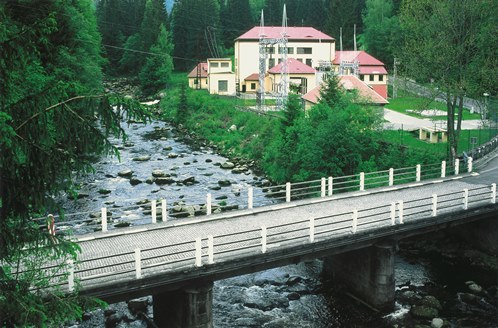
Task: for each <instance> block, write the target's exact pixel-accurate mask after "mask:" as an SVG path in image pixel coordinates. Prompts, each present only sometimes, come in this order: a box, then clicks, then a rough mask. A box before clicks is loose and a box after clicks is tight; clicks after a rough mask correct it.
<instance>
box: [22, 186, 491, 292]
mask: <svg viewBox="0 0 498 328" xmlns="http://www.w3.org/2000/svg"><path fill="white" fill-rule="evenodd" d="M489 204H496V184H492V185H490V186H482V187H476V188H472V189H463V190H461V191H457V192H450V193H443V194H439V195H436V194H433V195H428V196H427V197H425V198H421V199H416V200H409V201H406V200H405V201H403V200H399V201H396V202H392V203H386V204H382V205H378V206H372V207H368V208H364V209H360V210H358V209H352V210H350V211H346V212H340V213H333V214H331V215H325V216H315V217H309V218H306V219H303V220H299V221H295V222H289V223H285V224H276V225H271V226H268V225H264V226H261V227H259V228H256V229H248V230H243V231H237V232H233V233H228V234H220V235H216V236H213V235H208V236H198V237H197V238H195V239H194V240H187V241H184V242H180V243H175V244H171V245H165V246H157V247H151V248H147V249H135V250H134V251H128V252H123V253H119V254H114V255H109V254H107V253H106V251H105V250H102V255H101V256H97V257H91V258H85V259H83V260H81V261H79V262H78V263H75V264H71V266H70V270H69V273H68V275H62V274H61V275H60V276H59V277H54V281H55V280H57V278H62V277H64V279H65V277H68V281H60V280H61V279H59V282H58V284H59V285H67V286H68V289H69V290H70V291H72V290H73V289H74V286H75V281H76V282H78V283H79V284H81V285H82V286H83V287H84V286H85V285H92V284H98V283H101V282H102V281H106V280H107V281H111V280H116V279H120V281H122V279H141V278H142V277H144V276H148V275H153V274H155V273H157V272H158V271H161V272H162V273H164V272H175V271H178V272H182V271H185V270H188V269H193V268H194V269H195V268H196V267H197V268H200V267H203V266H206V265H212V264H215V263H221V262H227V261H230V260H233V259H240V258H242V257H244V256H254V255H257V254H265V253H271V252H272V251H274V250H282V249H286V248H287V249H292V248H293V247H299V246H301V245H304V244H309V243H316V242H323V241H327V240H328V241H332V240H345V239H346V238H351V237H354V236H355V235H357V234H361V233H365V234H369V235H375V233H376V232H379V231H384V232H385V231H386V229H389V228H390V227H393V226H397V225H404V224H408V223H417V222H422V221H423V222H427V220H428V219H429V220H435V221H434V222H438V221H437V219H438V217H439V216H441V215H444V214H449V213H455V212H456V213H458V212H461V211H467V210H470V209H475V208H479V207H483V206H487V205H489ZM450 220H451V218H450ZM413 229H416V227H415V226H414V227H413ZM392 231H393V232H395V231H396V230H392ZM54 267H55V266H47V267H46V269H51V268H54ZM19 274H22V272H19ZM54 284H57V283H54Z"/></svg>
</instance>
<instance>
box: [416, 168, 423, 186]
mask: <svg viewBox="0 0 498 328" xmlns="http://www.w3.org/2000/svg"><path fill="white" fill-rule="evenodd" d="M416 170H417V172H416V174H415V181H416V182H420V176H421V171H422V167H421V166H420V164H417V169H416Z"/></svg>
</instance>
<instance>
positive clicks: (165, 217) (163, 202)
mask: <svg viewBox="0 0 498 328" xmlns="http://www.w3.org/2000/svg"><path fill="white" fill-rule="evenodd" d="M161 217H162V218H163V222H166V221H168V207H167V203H166V199H163V200H161Z"/></svg>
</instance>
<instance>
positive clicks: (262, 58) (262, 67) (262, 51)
mask: <svg viewBox="0 0 498 328" xmlns="http://www.w3.org/2000/svg"><path fill="white" fill-rule="evenodd" d="M265 37H266V35H265V18H264V15H263V10H261V26H260V28H259V90H258V92H257V94H256V105H257V107H258V109H259V110H263V109H264V108H265V74H266V44H265Z"/></svg>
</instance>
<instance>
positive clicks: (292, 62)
mask: <svg viewBox="0 0 498 328" xmlns="http://www.w3.org/2000/svg"><path fill="white" fill-rule="evenodd" d="M281 71H282V63H280V64H278V65H277V66H275V67H273V68H271V69H270V70H269V71H268V72H269V73H271V74H280V73H281ZM287 73H289V74H315V73H316V69H314V68H313V67H310V66H308V65H306V64H304V63H301V62H300V61H299V60H297V59H294V58H289V59H287Z"/></svg>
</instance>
